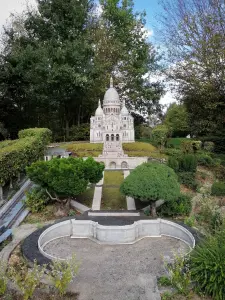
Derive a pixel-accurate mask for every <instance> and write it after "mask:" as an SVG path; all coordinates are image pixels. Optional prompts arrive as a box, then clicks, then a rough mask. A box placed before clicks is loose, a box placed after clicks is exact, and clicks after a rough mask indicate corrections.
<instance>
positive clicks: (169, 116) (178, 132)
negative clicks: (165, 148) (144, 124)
mask: <svg viewBox="0 0 225 300" xmlns="http://www.w3.org/2000/svg"><path fill="white" fill-rule="evenodd" d="M164 124H165V125H166V126H167V127H169V128H170V129H171V131H172V136H174V137H185V136H186V135H187V134H188V133H190V132H189V126H188V113H187V110H186V107H185V106H184V105H181V104H180V105H179V104H176V103H172V104H171V105H170V106H169V107H168V109H167V112H166V115H165V120H164Z"/></svg>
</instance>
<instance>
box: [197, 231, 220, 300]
mask: <svg viewBox="0 0 225 300" xmlns="http://www.w3.org/2000/svg"><path fill="white" fill-rule="evenodd" d="M224 253H225V231H224V230H223V231H221V232H218V233H217V234H216V235H215V236H210V237H208V238H207V239H206V240H205V241H204V242H203V243H202V244H200V245H198V246H196V248H195V249H194V250H193V251H192V252H191V278H192V280H193V281H194V282H195V283H196V287H197V288H198V289H199V290H201V291H202V292H204V293H206V294H208V295H210V296H212V297H213V299H215V300H224V295H225V285H224V282H225V261H224Z"/></svg>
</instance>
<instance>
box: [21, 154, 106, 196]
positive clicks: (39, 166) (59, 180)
mask: <svg viewBox="0 0 225 300" xmlns="http://www.w3.org/2000/svg"><path fill="white" fill-rule="evenodd" d="M26 170H27V175H28V176H29V177H30V179H31V180H32V181H33V182H35V183H37V184H39V185H40V186H41V187H43V188H44V189H47V190H48V191H49V192H53V193H54V194H55V195H56V197H58V196H61V197H65V196H67V197H73V196H76V195H79V194H81V193H83V192H84V191H85V190H86V189H87V185H88V183H89V182H91V183H97V182H98V181H99V180H100V179H101V178H102V176H103V175H102V172H103V170H104V165H102V164H100V163H98V162H96V161H95V160H94V159H93V158H88V159H86V160H83V159H81V158H72V157H69V158H61V159H58V158H54V159H52V160H50V161H47V162H44V161H38V162H36V163H33V164H32V165H31V166H30V167H27V169H26Z"/></svg>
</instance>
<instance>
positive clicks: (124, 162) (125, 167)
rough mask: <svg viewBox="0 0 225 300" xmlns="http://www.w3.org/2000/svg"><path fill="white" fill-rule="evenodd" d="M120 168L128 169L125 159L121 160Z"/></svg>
mask: <svg viewBox="0 0 225 300" xmlns="http://www.w3.org/2000/svg"><path fill="white" fill-rule="evenodd" d="M121 168H122V169H128V164H127V162H126V161H123V162H122V164H121Z"/></svg>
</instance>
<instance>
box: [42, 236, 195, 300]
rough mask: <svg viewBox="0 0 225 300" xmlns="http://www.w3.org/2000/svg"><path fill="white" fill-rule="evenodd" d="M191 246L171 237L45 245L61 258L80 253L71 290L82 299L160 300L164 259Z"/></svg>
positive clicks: (47, 250) (52, 253) (75, 240)
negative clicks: (158, 280)
mask: <svg viewBox="0 0 225 300" xmlns="http://www.w3.org/2000/svg"><path fill="white" fill-rule="evenodd" d="M188 249H189V248H188V247H187V246H186V245H185V244H184V243H183V242H180V241H178V240H176V239H173V238H169V237H162V238H146V239H143V240H141V241H139V242H137V243H135V244H133V245H99V244H97V243H95V242H93V241H91V240H88V239H70V238H61V239H58V240H54V241H52V242H50V243H49V244H48V245H46V246H45V251H46V252H48V253H49V254H51V255H54V256H58V257H60V258H67V257H70V256H71V255H72V254H73V253H76V256H77V259H78V260H79V261H80V262H81V265H80V269H79V273H78V275H77V277H76V279H75V280H74V282H73V283H72V284H71V287H70V290H73V291H75V292H79V293H80V296H79V300H147V299H148V300H158V299H160V296H159V293H158V288H157V284H156V276H160V275H162V274H163V273H164V272H165V270H164V265H163V259H164V257H166V258H167V259H168V257H171V258H172V257H173V255H174V253H178V252H179V253H184V252H186V251H187V250H188Z"/></svg>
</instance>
